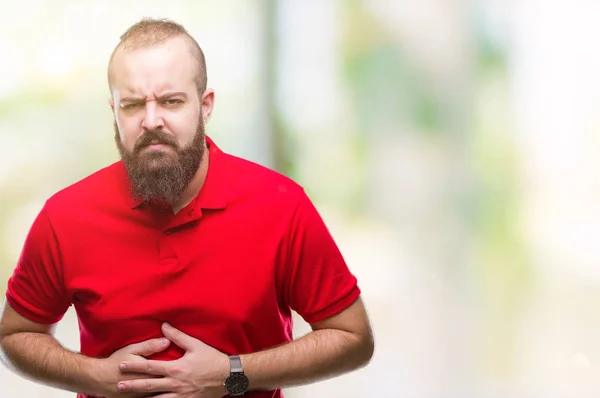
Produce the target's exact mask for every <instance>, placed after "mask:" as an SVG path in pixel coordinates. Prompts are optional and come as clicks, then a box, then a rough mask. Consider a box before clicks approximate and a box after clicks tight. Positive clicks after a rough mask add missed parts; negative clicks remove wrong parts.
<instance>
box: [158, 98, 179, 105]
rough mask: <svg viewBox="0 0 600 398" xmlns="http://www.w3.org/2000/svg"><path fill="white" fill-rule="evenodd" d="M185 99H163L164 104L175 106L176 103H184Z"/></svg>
mask: <svg viewBox="0 0 600 398" xmlns="http://www.w3.org/2000/svg"><path fill="white" fill-rule="evenodd" d="M182 103H183V101H182V100H180V99H175V98H169V99H166V100H164V101H163V104H165V105H169V106H174V105H179V104H182Z"/></svg>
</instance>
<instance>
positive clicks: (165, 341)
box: [160, 337, 169, 345]
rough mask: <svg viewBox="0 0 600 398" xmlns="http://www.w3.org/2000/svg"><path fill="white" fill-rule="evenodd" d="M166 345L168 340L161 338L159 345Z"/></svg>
mask: <svg viewBox="0 0 600 398" xmlns="http://www.w3.org/2000/svg"><path fill="white" fill-rule="evenodd" d="M168 343H169V340H168V339H167V338H165V337H163V338H162V339H160V344H162V345H165V344H168Z"/></svg>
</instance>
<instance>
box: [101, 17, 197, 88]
mask: <svg viewBox="0 0 600 398" xmlns="http://www.w3.org/2000/svg"><path fill="white" fill-rule="evenodd" d="M179 36H183V37H185V39H186V40H187V42H188V44H189V47H190V52H191V55H192V56H193V57H194V59H195V60H196V63H197V64H198V73H197V76H196V85H197V86H198V92H199V93H200V95H202V93H204V90H206V80H207V75H206V60H205V59H204V52H203V51H202V49H201V48H200V46H199V45H198V42H197V41H196V40H195V39H194V38H193V37H192V36H191V35H190V34H189V33H188V32H187V30H186V29H185V28H184V27H183V26H182V25H180V24H178V23H176V22H174V21H172V20H169V19H165V18H161V19H155V18H143V19H142V20H141V21H139V22H137V23H135V24H133V25H132V26H130V27H129V29H127V30H126V31H125V33H123V34H122V35H121V37H120V41H119V44H117V46H116V47H115V49H114V51H113V53H112V55H111V56H110V61H109V64H108V65H109V66H108V84H109V85H110V83H111V81H112V72H111V65H112V60H113V58H114V56H115V53H116V52H117V50H118V49H119V48H123V50H124V51H127V50H137V49H139V48H144V47H150V46H154V45H157V44H160V43H163V42H165V41H167V40H169V39H172V38H175V37H179Z"/></svg>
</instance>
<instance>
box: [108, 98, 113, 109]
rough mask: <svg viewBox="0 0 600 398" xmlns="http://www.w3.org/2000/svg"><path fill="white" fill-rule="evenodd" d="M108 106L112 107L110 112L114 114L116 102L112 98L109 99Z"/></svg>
mask: <svg viewBox="0 0 600 398" xmlns="http://www.w3.org/2000/svg"><path fill="white" fill-rule="evenodd" d="M108 105H110V110H111V111H113V112H114V111H115V101H113V99H112V98H109V99H108Z"/></svg>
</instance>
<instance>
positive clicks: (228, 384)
mask: <svg viewBox="0 0 600 398" xmlns="http://www.w3.org/2000/svg"><path fill="white" fill-rule="evenodd" d="M225 388H227V391H229V393H230V394H231V395H236V394H243V393H245V392H246V390H248V378H247V377H246V375H244V374H241V373H234V374H232V375H230V376H229V377H228V378H227V380H226V381H225Z"/></svg>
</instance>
